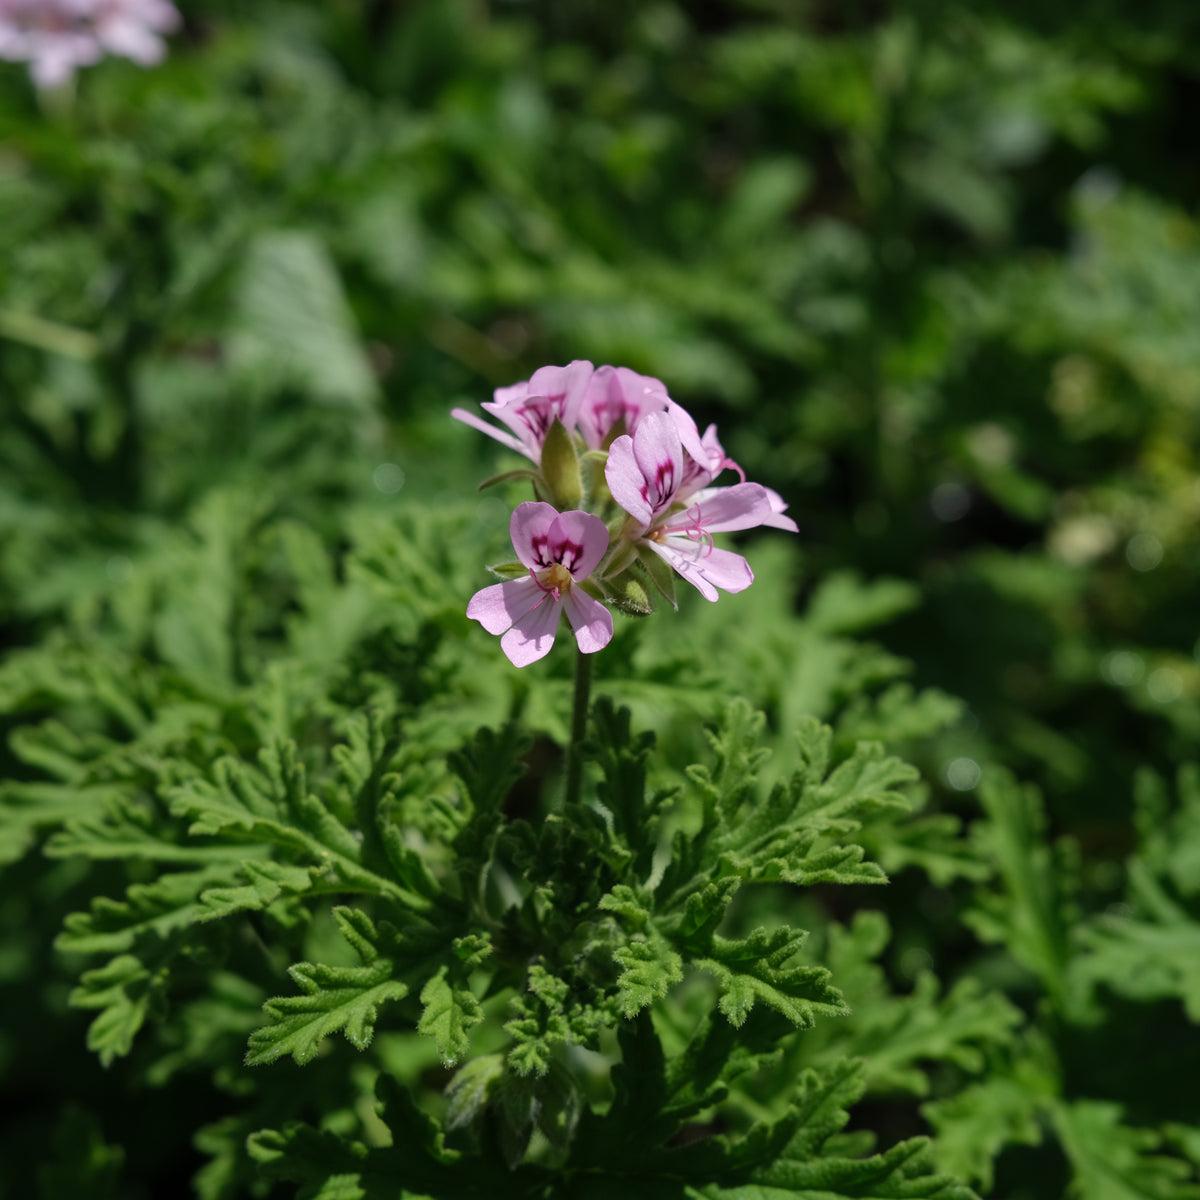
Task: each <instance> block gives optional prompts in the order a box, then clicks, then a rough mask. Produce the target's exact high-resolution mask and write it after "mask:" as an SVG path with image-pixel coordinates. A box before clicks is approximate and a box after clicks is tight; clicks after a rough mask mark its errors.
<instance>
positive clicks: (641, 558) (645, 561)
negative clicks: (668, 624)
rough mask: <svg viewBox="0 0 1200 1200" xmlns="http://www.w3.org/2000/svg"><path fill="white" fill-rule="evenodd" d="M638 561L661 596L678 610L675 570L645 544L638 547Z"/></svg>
mask: <svg viewBox="0 0 1200 1200" xmlns="http://www.w3.org/2000/svg"><path fill="white" fill-rule="evenodd" d="M638 562H639V563H641V565H642V567H643V568H645V571H646V574H647V575H649V576H650V582H651V583H652V584H654V586H655V587H656V588H657V589H658V592H659V594H660V595H661V596H662V598H663V599H664V600H665V601H666V602H667V603H668V604H669V605H670V606H671V607H672V608H673V609H675V610H676V612H678V611H679V602H678V601H677V600H676V599H675V572H674V571H672V570H671V567H670V565H669V564H668V563H667V562H666V560H665V559H663V558H660V557H659V556H658V555H657V554H655V553H654V551H653V550H651V549H649V548H648V547H646V546H642V547H641V548H640V549H639V551H638Z"/></svg>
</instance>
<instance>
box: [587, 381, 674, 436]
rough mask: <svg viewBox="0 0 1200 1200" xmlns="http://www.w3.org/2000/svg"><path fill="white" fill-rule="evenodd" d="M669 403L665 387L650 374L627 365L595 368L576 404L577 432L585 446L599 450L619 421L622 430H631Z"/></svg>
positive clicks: (670, 402) (662, 409)
mask: <svg viewBox="0 0 1200 1200" xmlns="http://www.w3.org/2000/svg"><path fill="white" fill-rule="evenodd" d="M672 403H673V401H672V400H671V398H670V397H669V396H668V395H667V389H666V387H665V386H664V385H663V384H662V382H661V381H660V380H658V379H655V378H654V377H653V376H652V375H639V374H638V373H637V372H636V371H631V370H630V369H629V368H628V367H607V366H605V367H598V368H597V369H596V373H595V374H594V375H593V376H592V378H591V379H590V380H589V381H588V386H587V390H586V391H585V392H584V396H583V402H582V403H581V404H580V406H579V431H580V432H581V433H582V434H583V440H584V442H585V443H586V444H587V446H588V448H589V449H591V450H599V449H601V448H602V447H603V445H604V443H605V441H606V440H607V438H608V437H609V435H610V434H611V433H612V431H613V430H614V429H615V428H616V426H617V425H618V423H619V422H621V421H624V423H625V428H624V430H622V432H623V433H633V431H634V430H635V429H636V428H637V426H638V423H639V422H640V421H641V419H642V418H643V417H644V416H646V415H647V414H648V413H652V412H663V411H664V410H665V409H666V408H667V407H668V405H670V404H672Z"/></svg>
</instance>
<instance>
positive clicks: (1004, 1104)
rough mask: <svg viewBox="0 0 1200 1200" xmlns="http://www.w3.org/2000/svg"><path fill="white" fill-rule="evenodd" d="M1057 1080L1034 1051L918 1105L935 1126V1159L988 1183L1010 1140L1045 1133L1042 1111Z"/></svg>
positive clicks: (1030, 1140) (1027, 1140)
mask: <svg viewBox="0 0 1200 1200" xmlns="http://www.w3.org/2000/svg"><path fill="white" fill-rule="evenodd" d="M1058 1087H1059V1085H1058V1080H1057V1079H1055V1078H1054V1073H1053V1071H1051V1070H1050V1069H1049V1068H1048V1067H1047V1066H1046V1065H1045V1064H1043V1063H1041V1062H1039V1061H1038V1059H1037V1057H1036V1056H1034V1055H1025V1056H1023V1057H1021V1058H1019V1059H1018V1060H1017V1062H1016V1063H1014V1064H1013V1066H1012V1068H1011V1069H1009V1070H1003V1071H993V1072H991V1073H990V1074H989V1075H988V1077H987V1078H985V1079H982V1080H980V1081H979V1082H978V1083H975V1084H972V1085H971V1086H969V1087H966V1088H964V1089H963V1090H962V1091H961V1092H958V1093H957V1094H956V1095H953V1096H948V1097H946V1099H944V1100H933V1101H930V1102H929V1103H927V1104H923V1105H922V1106H921V1115H922V1116H923V1117H924V1118H925V1119H926V1120H927V1121H928V1122H929V1123H930V1125H932V1126H933V1129H934V1131H935V1132H936V1134H937V1136H936V1138H935V1139H934V1157H935V1158H936V1159H937V1162H938V1165H939V1166H940V1167H941V1168H942V1169H943V1170H945V1171H948V1172H950V1174H952V1175H955V1176H957V1177H958V1178H960V1179H971V1180H977V1181H978V1182H979V1184H980V1186H981V1187H982V1189H983V1190H984V1192H990V1191H991V1189H992V1177H993V1170H994V1165H993V1164H994V1162H995V1159H996V1157H997V1156H998V1155H999V1153H1000V1151H1001V1150H1002V1149H1003V1148H1004V1147H1005V1146H1008V1145H1014V1144H1015V1145H1022V1146H1036V1145H1037V1144H1038V1143H1039V1142H1041V1140H1042V1139H1043V1137H1044V1136H1045V1125H1044V1121H1043V1117H1044V1115H1045V1114H1046V1112H1047V1108H1048V1105H1049V1103H1050V1101H1051V1099H1052V1098H1053V1097H1054V1095H1055V1094H1056V1093H1057V1091H1058Z"/></svg>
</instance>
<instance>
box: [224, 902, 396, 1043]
mask: <svg viewBox="0 0 1200 1200" xmlns="http://www.w3.org/2000/svg"><path fill="white" fill-rule="evenodd" d="M334 917H335V919H336V920H337V923H338V928H339V929H340V930H341V932H342V935H343V936H344V937H345V938H346V940H347V941H348V942H349V943H350V944H351V945H352V946H353V947H354V949H355V951H356V953H357V954H358V956H359V958H360V959H361V960H362V963H363V965H362V966H361V967H330V966H325V965H323V964H321V963H309V962H301V963H296V964H295V965H294V966H293V967H291V968H290V969H289V971H288V974H290V975H291V977H292V979H293V980H295V982H296V984H297V985H298V986H299V988H300V990H301V991H302V992H303V993H304V994H303V995H302V996H281V997H277V998H276V999H274V1000H268V1001H267V1002H266V1004H265V1005H263V1010H264V1012H266V1014H267V1016H268V1017H269V1018H270V1021H271V1023H270V1024H268V1025H264V1026H263V1027H262V1028H261V1029H257V1030H255V1031H254V1033H252V1034H251V1035H250V1045H249V1050H248V1052H247V1054H246V1065H247V1066H252V1067H253V1066H260V1065H262V1064H264V1063H271V1062H274V1061H275V1060H276V1059H278V1058H282V1057H283V1055H285V1054H290V1055H291V1056H292V1057H293V1058H294V1059H295V1060H296V1062H297V1063H299V1064H300V1065H303V1064H304V1063H306V1062H309V1061H310V1060H311V1059H312V1058H313V1057H315V1055H316V1054H317V1052H318V1050H319V1049H320V1045H321V1042H322V1040H323V1039H324V1038H326V1037H327V1036H328V1035H329V1034H331V1033H336V1032H338V1031H339V1030H341V1031H342V1032H343V1033H344V1034H345V1036H346V1040H347V1041H349V1043H350V1044H351V1045H352V1046H354V1047H355V1048H356V1049H359V1050H363V1049H365V1048H366V1047H367V1046H368V1045H369V1044H370V1041H371V1038H372V1036H373V1034H374V1032H375V1021H376V1019H377V1017H378V1013H379V1008H380V1006H381V1005H383V1004H385V1003H387V1002H388V1001H389V1000H400V999H402V998H403V997H404V996H406V995H408V986H407V985H406V984H404V983H401V982H400V981H399V980H398V979H396V978H395V977H394V976H395V964H394V963H393V961H392V959H390V958H385V957H382V956H381V955H380V954H379V952H378V949H377V946H378V941H379V936H380V935H379V933H378V932H377V931H376V929H375V926H374V924H373V923H372V922H371V920H370V918H368V917H367V916H366V914H365V913H363V912H360V911H359V910H357V909H350V908H335V909H334Z"/></svg>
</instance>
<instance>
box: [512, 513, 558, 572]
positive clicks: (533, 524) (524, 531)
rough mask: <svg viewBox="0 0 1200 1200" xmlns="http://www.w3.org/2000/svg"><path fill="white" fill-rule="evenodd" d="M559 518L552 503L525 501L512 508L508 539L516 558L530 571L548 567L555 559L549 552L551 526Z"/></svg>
mask: <svg viewBox="0 0 1200 1200" xmlns="http://www.w3.org/2000/svg"><path fill="white" fill-rule="evenodd" d="M557 516H558V510H557V509H556V508H555V507H554V505H553V504H545V503H543V502H542V501H540V500H526V501H525V503H524V504H518V505H517V507H516V508H515V509H513V515H512V517H511V519H510V520H509V522H508V532H509V536H510V537H511V538H512V544H513V549H514V550H515V551H516V552H517V557H518V558H519V559H520V560H521V562H522V563H524V564H525V566H527V567H528V568H529V569H530V570H531V571H539V570H541V569H542V568H543V567H548V566H549V565H550V564H551V563H552V562H554V561H555V560H554V558H552V557H551V555H550V553H549V543H550V527H551V526H552V525H553V524H554V520H555V518H556V517H557Z"/></svg>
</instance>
